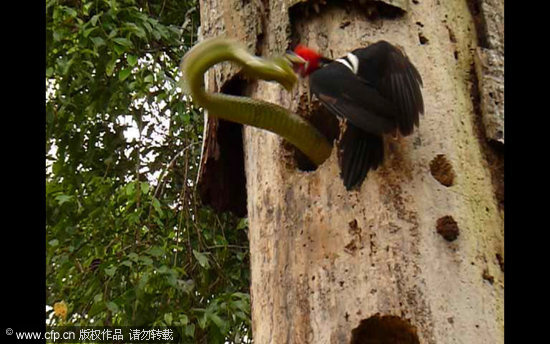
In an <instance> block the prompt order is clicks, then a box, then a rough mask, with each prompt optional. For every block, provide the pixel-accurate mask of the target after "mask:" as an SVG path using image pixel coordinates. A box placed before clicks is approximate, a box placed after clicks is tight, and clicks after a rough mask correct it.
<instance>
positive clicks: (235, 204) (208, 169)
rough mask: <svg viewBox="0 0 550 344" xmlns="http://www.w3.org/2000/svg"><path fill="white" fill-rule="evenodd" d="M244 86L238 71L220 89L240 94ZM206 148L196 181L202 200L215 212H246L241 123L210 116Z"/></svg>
mask: <svg viewBox="0 0 550 344" xmlns="http://www.w3.org/2000/svg"><path fill="white" fill-rule="evenodd" d="M246 87H247V83H246V80H244V79H243V78H242V76H240V75H236V76H234V77H233V78H231V79H229V80H227V81H226V82H225V83H224V84H223V86H222V87H221V89H220V92H222V93H225V94H230V95H236V96H242V95H244V94H245V90H246ZM209 120H210V121H212V124H211V129H210V130H209V132H208V133H207V134H206V135H207V137H205V138H204V139H206V140H207V141H206V142H205V149H206V150H208V151H211V152H217V153H211V154H209V156H208V158H207V159H205V161H203V162H202V163H203V164H204V165H203V166H202V172H201V173H202V175H201V181H200V183H199V185H198V187H199V193H200V196H201V200H202V202H203V204H206V205H210V206H211V207H212V208H213V209H214V210H216V211H218V212H224V211H230V212H232V213H234V214H235V215H237V216H239V217H244V216H246V215H247V208H246V204H247V200H246V197H247V196H246V175H245V171H244V150H243V126H242V125H241V124H238V123H234V122H229V121H225V120H222V119H216V118H210V119H209Z"/></svg>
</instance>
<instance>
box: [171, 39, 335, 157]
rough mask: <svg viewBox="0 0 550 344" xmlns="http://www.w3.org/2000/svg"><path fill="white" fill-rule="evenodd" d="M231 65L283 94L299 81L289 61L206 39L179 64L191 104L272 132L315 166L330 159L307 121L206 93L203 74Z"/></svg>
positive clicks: (280, 109) (262, 103) (252, 102)
mask: <svg viewBox="0 0 550 344" xmlns="http://www.w3.org/2000/svg"><path fill="white" fill-rule="evenodd" d="M223 61H231V62H235V63H237V64H239V65H240V66H242V70H243V72H244V73H245V74H246V75H248V76H250V77H255V78H258V79H262V80H266V81H276V82H278V83H279V84H281V85H282V86H283V87H284V88H285V89H286V90H290V89H292V87H293V86H294V84H295V83H296V81H297V80H298V78H297V76H296V74H295V73H294V71H293V70H292V65H291V62H290V60H288V59H287V58H286V57H283V56H280V57H275V58H272V59H263V58H260V57H257V56H254V55H252V54H250V53H249V52H248V51H247V50H246V48H244V47H243V46H242V45H241V44H240V43H239V42H237V41H234V40H230V39H227V38H210V39H206V40H204V41H202V42H200V43H198V44H197V45H195V46H194V47H193V48H192V49H191V50H189V51H188V52H187V53H186V54H185V56H184V58H183V60H182V63H181V66H180V69H181V70H182V72H183V75H184V78H183V84H182V86H183V87H184V89H185V90H186V91H187V92H188V93H189V94H190V95H191V98H192V100H193V102H194V103H195V104H197V105H199V106H201V107H203V108H204V109H206V110H208V113H209V115H213V116H215V117H218V118H221V119H224V120H228V121H232V122H237V123H241V124H246V125H250V126H253V127H256V128H261V129H265V130H268V131H271V132H273V133H275V134H277V135H279V136H281V137H283V138H284V139H285V140H287V141H288V142H290V143H291V144H293V145H294V146H296V147H297V148H298V149H299V150H300V151H302V152H303V153H304V154H305V155H306V156H307V157H308V158H309V159H310V160H311V162H313V163H314V164H316V165H320V164H322V163H323V162H324V161H325V160H326V159H327V158H328V157H329V155H330V152H331V149H332V145H331V144H330V143H329V142H328V141H327V139H326V138H325V137H324V136H323V135H322V134H321V133H320V132H319V131H318V130H317V129H316V128H315V127H313V126H312V125H311V124H310V123H309V122H308V121H306V120H305V119H304V118H302V117H300V116H299V115H296V114H294V113H292V112H290V111H289V110H287V109H285V108H283V107H281V106H279V105H276V104H272V103H268V102H265V101H261V100H257V99H252V98H248V97H240V96H232V95H227V94H220V93H208V92H206V91H205V89H204V73H206V71H207V70H208V69H209V68H210V67H212V66H213V65H215V64H217V63H219V62H223Z"/></svg>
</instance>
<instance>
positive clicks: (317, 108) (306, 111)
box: [284, 94, 340, 172]
mask: <svg viewBox="0 0 550 344" xmlns="http://www.w3.org/2000/svg"><path fill="white" fill-rule="evenodd" d="M297 114H299V115H300V116H302V117H304V118H305V119H307V120H308V121H309V122H310V123H311V125H313V126H314V127H315V128H317V130H319V132H320V133H321V134H323V136H325V137H326V138H327V140H328V141H329V142H330V143H331V144H332V143H333V142H334V140H335V139H337V138H338V136H339V134H340V124H339V123H340V122H339V121H338V119H337V118H336V116H334V115H333V114H331V113H330V112H329V111H328V110H327V109H326V108H325V107H323V106H322V105H321V104H319V102H318V101H317V100H314V99H311V101H310V102H309V104H308V100H307V95H306V94H304V95H302V97H301V99H300V104H299V105H298V111H297ZM284 148H285V149H286V150H287V151H289V152H291V155H292V157H293V158H294V159H293V160H294V162H295V164H296V165H295V166H296V167H297V168H298V169H299V170H300V171H306V172H311V171H315V170H316V169H317V166H316V165H315V164H314V163H312V162H311V160H309V158H308V157H307V156H306V155H305V154H304V153H302V152H301V151H300V150H299V149H297V148H296V147H294V146H293V145H291V144H290V143H288V142H285V143H284Z"/></svg>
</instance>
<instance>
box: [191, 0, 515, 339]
mask: <svg viewBox="0 0 550 344" xmlns="http://www.w3.org/2000/svg"><path fill="white" fill-rule="evenodd" d="M385 2H386V3H390V4H391V3H394V4H396V3H399V4H404V5H401V7H402V8H404V9H405V11H402V10H399V9H396V8H394V7H392V6H388V5H385V4H384V3H382V2H380V1H378V2H374V3H373V2H367V3H366V4H365V5H360V4H359V2H357V1H353V2H348V1H338V2H330V3H329V4H327V5H323V4H321V3H319V2H315V3H317V5H312V4H311V3H308V2H304V1H299V0H272V1H267V0H255V1H235V0H204V1H202V2H201V25H202V28H201V33H202V35H203V37H212V36H217V35H221V34H224V35H226V36H229V37H234V38H238V39H240V40H241V41H243V42H246V44H247V45H248V47H249V48H250V50H251V51H253V52H255V53H257V54H259V55H263V56H268V55H273V54H280V53H282V52H284V51H285V50H287V49H288V48H290V47H291V46H292V44H296V43H298V42H300V43H303V44H306V45H308V46H310V47H313V48H316V49H317V50H318V51H320V52H322V53H324V54H325V55H328V57H339V56H342V55H344V54H345V53H346V52H348V51H351V50H352V49H355V48H360V47H365V46H367V45H368V44H370V43H374V42H376V41H378V40H381V39H384V40H387V41H389V42H391V43H392V44H395V45H397V46H399V47H401V48H402V49H403V50H404V51H405V52H406V54H407V55H408V56H409V58H410V60H411V61H412V62H413V64H415V66H416V67H417V69H418V70H419V72H420V74H421V75H422V78H423V81H424V88H423V96H424V103H425V108H426V110H425V114H424V116H422V117H421V119H420V127H419V128H418V129H417V130H416V131H415V133H414V134H412V135H411V136H408V137H405V138H398V139H394V138H391V137H389V138H386V140H385V141H386V143H385V145H386V146H385V161H384V164H383V166H382V167H380V168H379V169H378V170H376V171H374V172H372V171H371V172H370V173H369V175H368V176H367V180H366V181H365V182H364V183H363V185H362V186H361V188H360V189H359V190H355V191H349V192H348V191H346V189H345V188H344V185H343V183H342V181H341V179H340V177H339V174H340V170H339V167H338V164H337V156H336V150H335V149H333V152H332V155H331V157H330V158H329V160H327V161H326V162H325V163H324V164H323V165H321V166H320V167H319V168H317V169H316V170H314V171H311V170H310V171H303V170H301V169H300V167H301V168H302V169H303V168H304V166H303V165H304V163H303V159H301V158H300V155H299V154H297V153H296V152H295V151H294V150H293V149H292V147H289V146H288V145H287V144H284V142H283V141H282V139H281V138H279V137H277V136H276V135H274V134H271V133H268V132H266V131H262V130H258V129H255V128H250V127H246V128H244V130H243V142H244V145H243V147H244V166H245V171H246V189H247V209H248V218H249V225H250V252H251V271H252V285H251V295H252V324H253V329H252V330H253V336H254V342H255V343H258V344H263V343H350V342H351V343H502V342H503V341H504V305H503V297H504V263H503V262H504V249H503V245H504V230H503V216H504V214H503V209H502V204H503V196H502V159H503V158H502V156H501V152H499V151H498V149H497V148H495V144H493V143H491V144H489V143H488V138H490V139H494V140H496V141H500V142H503V141H504V138H503V131H502V132H501V134H502V135H500V134H498V135H497V137H496V138H494V137H493V135H496V134H494V133H495V130H492V129H491V130H489V129H486V123H487V121H486V120H485V119H484V118H485V117H483V113H484V112H491V111H492V112H491V113H492V114H494V109H493V110H491V109H492V108H491V107H488V106H485V105H483V104H482V102H483V101H484V100H485V103H484V104H486V102H487V100H486V98H487V99H488V97H487V96H486V92H485V86H484V85H485V84H484V83H483V80H484V79H485V78H484V75H485V74H483V73H484V72H483V70H484V68H483V67H482V66H480V64H482V63H483V59H480V58H479V56H481V55H480V51H479V49H480V48H483V49H485V50H484V51H486V50H488V49H489V50H490V49H493V50H492V51H497V53H498V52H500V51H501V50H500V49H501V48H503V47H502V46H498V47H495V46H494V45H495V43H493V46H490V45H489V44H486V45H485V46H483V44H480V43H479V42H481V41H482V40H480V39H479V36H480V35H481V34H480V32H481V31H482V30H489V29H490V27H489V26H490V25H487V22H488V21H487V20H485V19H484V18H487V13H486V12H483V11H484V10H485V7H483V6H484V4H485V5H486V4H487V3H490V2H491V1H481V0H480V2H476V1H474V0H472V1H466V0H445V1H439V0H419V1H414V0H413V1H412V3H410V4H409V3H408V2H407V1H385ZM493 2H495V1H493ZM312 3H313V2H312ZM496 4H497V5H496V6H497V9H499V8H502V4H501V2H499V1H496ZM497 14H499V12H497ZM484 16H485V17H484ZM492 18H493V19H494V17H492ZM497 22H498V20H497ZM480 23H481V24H483V25H481V24H480ZM497 26H498V25H497ZM488 36H489V37H491V36H490V35H487V34H486V33H485V34H483V37H485V39H484V40H483V41H487V39H486V38H487V37H488ZM497 41H498V40H497ZM499 42H500V41H499ZM476 62H477V65H476ZM237 72H238V68H235V67H232V66H229V65H221V66H217V67H216V68H214V69H213V70H212V71H211V72H209V73H208V77H207V80H208V83H207V84H208V87H209V88H210V90H213V91H218V90H220V89H221V88H222V87H223V85H226V84H227V82H228V81H230V80H235V78H237V77H236V75H237ZM489 79H491V78H489ZM491 80H494V78H493V79H491ZM238 85H240V89H239V90H233V92H234V93H240V94H246V95H247V96H251V97H253V98H261V99H263V100H266V101H270V102H273V103H278V104H280V105H282V106H285V107H287V108H290V109H291V110H292V111H295V112H297V113H300V114H303V115H304V116H307V117H309V118H312V119H313V120H315V121H317V122H319V123H321V124H320V125H321V126H323V121H322V117H326V116H327V114H326V112H323V110H322V109H320V108H319V106H318V104H317V103H316V101H315V100H314V99H311V100H308V96H307V92H308V90H307V82H301V84H300V85H299V86H298V87H296V89H295V90H294V92H293V93H292V94H289V93H288V92H285V91H284V90H283V88H282V87H281V86H279V85H277V84H273V83H267V82H263V81H259V82H258V81H250V82H249V83H248V84H247V86H246V87H244V85H245V83H238ZM497 86H498V83H497ZM497 88H498V87H497ZM495 92H498V90H497V91H495ZM497 95H498V96H501V94H500V93H498V94H497ZM491 97H492V98H494V93H493V96H491ZM499 99H501V98H499ZM489 100H490V99H489ZM493 103H494V102H493ZM497 103H498V102H497ZM497 105H499V104H497ZM500 105H501V104H500ZM499 116H500V118H501V117H502V116H503V114H502V113H500V114H497V116H496V117H497V120H496V122H497V124H496V126H497V127H498V125H500V124H501V123H500V124H499V119H498V118H499ZM320 119H321V120H320ZM489 122H490V123H492V124H494V123H495V121H489ZM326 125H327V124H326V123H325V126H326ZM492 128H493V129H494V125H493V127H492ZM321 129H326V128H321ZM489 131H490V132H491V133H492V134H491V135H489V137H487V136H486V134H485V133H486V132H489ZM496 132H498V128H497V129H496ZM208 135H210V134H209V133H208V132H207V136H208ZM235 144H236V145H238V144H240V143H239V142H235ZM499 144H501V143H499ZM206 158H208V157H206ZM225 168H230V167H227V166H226V167H225ZM218 172H219V173H223V172H222V171H218ZM376 340H378V341H376ZM399 340H400V341H399Z"/></svg>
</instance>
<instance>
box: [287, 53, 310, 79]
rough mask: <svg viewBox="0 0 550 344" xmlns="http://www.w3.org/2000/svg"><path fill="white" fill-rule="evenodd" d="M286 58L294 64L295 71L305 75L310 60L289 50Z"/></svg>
mask: <svg viewBox="0 0 550 344" xmlns="http://www.w3.org/2000/svg"><path fill="white" fill-rule="evenodd" d="M285 58H286V59H287V60H288V61H289V62H290V64H292V69H294V73H297V74H299V75H301V76H303V74H304V71H305V70H306V69H307V65H308V62H307V61H306V60H304V59H303V58H302V57H301V56H299V55H296V53H294V52H293V51H287V52H286V54H285Z"/></svg>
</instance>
